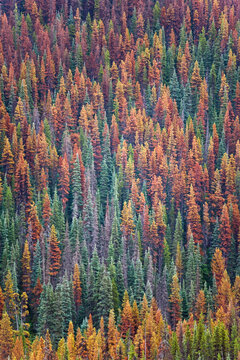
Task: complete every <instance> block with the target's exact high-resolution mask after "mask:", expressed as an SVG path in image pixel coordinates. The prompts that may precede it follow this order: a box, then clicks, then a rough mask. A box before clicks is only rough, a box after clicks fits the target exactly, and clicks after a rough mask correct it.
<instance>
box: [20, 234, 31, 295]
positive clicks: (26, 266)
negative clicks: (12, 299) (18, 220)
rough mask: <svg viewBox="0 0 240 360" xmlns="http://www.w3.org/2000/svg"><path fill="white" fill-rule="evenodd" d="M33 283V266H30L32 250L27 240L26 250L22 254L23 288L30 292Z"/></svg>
mask: <svg viewBox="0 0 240 360" xmlns="http://www.w3.org/2000/svg"><path fill="white" fill-rule="evenodd" d="M30 285H31V267H30V252H29V246H28V242H27V240H26V241H25V244H24V251H23V256H22V287H23V290H24V291H25V292H26V293H27V294H29V292H30Z"/></svg>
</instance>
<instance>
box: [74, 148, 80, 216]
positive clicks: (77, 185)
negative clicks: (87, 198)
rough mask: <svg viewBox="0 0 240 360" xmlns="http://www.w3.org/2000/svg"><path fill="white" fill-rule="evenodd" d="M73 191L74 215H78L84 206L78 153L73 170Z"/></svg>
mask: <svg viewBox="0 0 240 360" xmlns="http://www.w3.org/2000/svg"><path fill="white" fill-rule="evenodd" d="M72 192H73V204H72V211H73V217H78V216H79V211H80V209H81V207H82V185H81V169H80V163H79V157H78V154H77V157H76V160H75V163H74V167H73V171H72Z"/></svg>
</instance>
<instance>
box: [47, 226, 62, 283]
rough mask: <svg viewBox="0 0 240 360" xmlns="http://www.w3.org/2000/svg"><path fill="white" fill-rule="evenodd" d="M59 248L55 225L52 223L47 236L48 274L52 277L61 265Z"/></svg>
mask: <svg viewBox="0 0 240 360" xmlns="http://www.w3.org/2000/svg"><path fill="white" fill-rule="evenodd" d="M60 261H61V250H60V248H59V241H58V239H57V234H56V229H55V226H54V225H52V227H51V233H50V237H49V275H50V276H52V277H53V278H54V277H56V275H57V274H58V272H59V269H60V267H61V263H60Z"/></svg>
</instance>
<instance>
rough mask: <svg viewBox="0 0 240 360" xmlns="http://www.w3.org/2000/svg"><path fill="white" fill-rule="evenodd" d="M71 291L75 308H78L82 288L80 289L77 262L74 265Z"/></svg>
mask: <svg viewBox="0 0 240 360" xmlns="http://www.w3.org/2000/svg"><path fill="white" fill-rule="evenodd" d="M73 293H74V301H75V306H76V310H77V311H78V310H79V307H80V305H81V301H82V300H81V296H82V289H81V281H80V272H79V266H78V264H75V265H74V273H73Z"/></svg>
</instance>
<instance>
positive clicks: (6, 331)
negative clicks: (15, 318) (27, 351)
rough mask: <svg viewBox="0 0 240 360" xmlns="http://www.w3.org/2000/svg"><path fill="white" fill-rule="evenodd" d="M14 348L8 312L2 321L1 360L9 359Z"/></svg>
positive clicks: (0, 328)
mask: <svg viewBox="0 0 240 360" xmlns="http://www.w3.org/2000/svg"><path fill="white" fill-rule="evenodd" d="M12 348H13V329H12V326H11V321H10V319H9V316H8V314H7V313H6V312H4V314H3V317H2V320H1V321H0V355H1V359H3V360H5V359H6V360H7V359H9V357H10V355H11V352H12Z"/></svg>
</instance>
